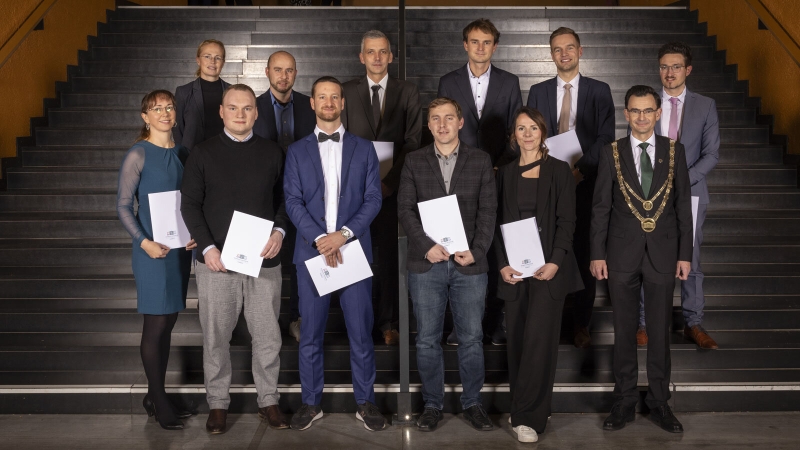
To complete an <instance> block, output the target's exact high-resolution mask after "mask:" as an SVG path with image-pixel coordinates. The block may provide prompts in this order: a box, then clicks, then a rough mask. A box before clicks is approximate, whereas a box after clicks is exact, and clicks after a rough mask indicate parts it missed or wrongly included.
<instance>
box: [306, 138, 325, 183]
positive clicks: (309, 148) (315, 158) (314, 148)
mask: <svg viewBox="0 0 800 450" xmlns="http://www.w3.org/2000/svg"><path fill="white" fill-rule="evenodd" d="M306 152H307V153H308V159H309V161H311V165H312V166H314V170H315V171H316V172H317V179H318V180H323V181H322V185H323V186H324V185H325V181H324V180H325V176H324V175H323V172H322V159H321V157H320V155H319V144H318V143H317V140H316V139H315V136H314V134H310V135H308V137H307V138H306Z"/></svg>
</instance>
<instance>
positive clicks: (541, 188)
mask: <svg viewBox="0 0 800 450" xmlns="http://www.w3.org/2000/svg"><path fill="white" fill-rule="evenodd" d="M551 178H553V164H551V161H550V158H547V159H546V160H545V161H542V164H541V165H539V185H538V186H537V188H536V210H537V211H536V215H539V211H544V210H545V206H546V205H547V203H548V202H547V198H548V196H549V195H550V179H551ZM537 222H538V225H539V226H541V220H538V219H537Z"/></svg>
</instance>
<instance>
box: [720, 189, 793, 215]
mask: <svg viewBox="0 0 800 450" xmlns="http://www.w3.org/2000/svg"><path fill="white" fill-rule="evenodd" d="M709 191H710V197H711V203H710V204H709V205H708V206H709V210H710V211H714V210H719V209H799V208H800V191H798V190H797V189H792V188H782V187H763V186H711V187H709Z"/></svg>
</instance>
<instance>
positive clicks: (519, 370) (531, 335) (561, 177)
mask: <svg viewBox="0 0 800 450" xmlns="http://www.w3.org/2000/svg"><path fill="white" fill-rule="evenodd" d="M546 138H547V125H545V120H544V117H543V116H542V114H541V113H540V112H539V111H537V110H535V109H532V108H528V107H522V108H521V109H520V110H519V111H517V113H516V115H515V119H514V129H513V130H512V133H511V143H512V145H514V146H516V147H517V148H518V149H519V155H520V156H519V157H518V158H516V159H515V160H514V161H513V162H511V163H509V164H507V165H505V166H502V167H500V169H499V170H498V171H497V194H498V208H497V213H498V217H497V222H496V223H497V226H496V230H495V239H494V251H495V255H496V256H497V261H498V264H499V268H500V277H501V280H500V281H499V282H498V287H497V297H498V298H500V299H503V300H505V302H506V326H507V337H508V344H507V345H508V372H509V382H510V386H511V418H510V421H511V425H512V427H513V429H514V432H516V433H517V438H518V439H519V441H520V442H536V440H537V439H538V437H537V433H542V432H544V429H545V426H546V425H547V417H548V416H549V415H550V402H551V399H552V395H553V383H554V380H555V373H556V361H557V358H558V340H559V334H560V331H561V312H562V309H563V308H564V298H565V297H566V295H567V293H569V292H574V291H577V290H579V289H582V288H583V283H581V279H580V276H579V274H578V264H577V262H576V260H575V255H574V254H573V252H572V235H573V233H574V231H575V179H574V177H573V175H572V171H571V170H570V168H569V165H568V164H567V163H565V162H563V161H559V160H557V159H555V158H553V157H550V156H548V155H547V147H545V145H544V140H545V139H546ZM531 217H536V223H537V225H538V227H539V229H538V230H531V232H532V233H536V232H538V233H539V238H540V240H541V242H542V249H543V251H544V256H545V260H546V261H547V263H546V264H545V265H544V266H542V267H541V268H540V269H539V270H537V271H536V272H535V274H534V276H533V277H532V278H525V279H519V278H514V275H522V274H521V273H520V272H517V271H515V270H514V269H512V268H511V266H510V265H509V263H508V257H507V256H506V251H505V246H504V243H503V238H502V234H501V232H500V224H506V223H510V222H516V221H518V220H524V219H528V218H531Z"/></svg>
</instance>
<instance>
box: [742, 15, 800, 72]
mask: <svg viewBox="0 0 800 450" xmlns="http://www.w3.org/2000/svg"><path fill="white" fill-rule="evenodd" d="M745 2H746V3H747V5H748V6H750V9H752V10H753V12H754V13H756V16H758V19H759V20H760V21H761V23H763V24H764V25H765V26H766V27H767V29H768V30H769V31H770V33H772V35H773V36H775V39H777V40H778V42H780V44H781V45H782V46H783V48H784V49H786V52H787V53H789V56H790V57H791V58H792V59H793V60H794V63H795V64H797V65H798V66H800V46H799V45H797V42H796V41H795V40H794V39H793V38H792V36H791V35H790V34H789V33H788V32H787V31H786V29H785V28H783V25H781V23H780V22H778V19H776V18H775V16H773V15H772V13H771V12H770V11H769V9H767V7H766V6H764V3H762V2H761V0H745Z"/></svg>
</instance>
